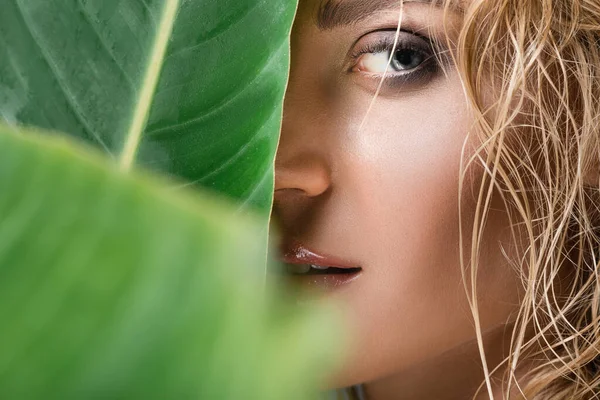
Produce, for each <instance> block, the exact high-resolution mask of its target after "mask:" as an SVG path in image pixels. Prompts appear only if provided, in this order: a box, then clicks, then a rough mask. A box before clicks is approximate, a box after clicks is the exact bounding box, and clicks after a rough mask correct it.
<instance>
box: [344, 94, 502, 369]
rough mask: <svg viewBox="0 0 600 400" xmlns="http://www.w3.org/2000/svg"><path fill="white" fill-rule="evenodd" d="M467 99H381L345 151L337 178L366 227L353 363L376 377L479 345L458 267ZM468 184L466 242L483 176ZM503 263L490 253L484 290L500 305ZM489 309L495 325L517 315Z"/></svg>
mask: <svg viewBox="0 0 600 400" xmlns="http://www.w3.org/2000/svg"><path fill="white" fill-rule="evenodd" d="M461 96H462V95H461V91H460V87H459V86H458V85H457V86H456V87H446V88H445V89H441V90H437V91H433V90H432V91H429V92H426V93H424V94H420V95H419V96H418V97H413V98H411V99H406V100H395V101H392V100H386V99H381V100H379V101H378V102H377V103H376V106H375V108H374V109H373V110H372V112H371V114H370V115H369V118H368V121H367V122H366V123H365V124H364V129H363V131H362V132H361V133H360V134H348V136H346V137H345V138H344V145H343V146H340V147H342V148H344V149H345V150H344V151H343V153H342V156H341V158H340V159H339V160H340V163H341V165H342V166H341V167H340V168H338V170H339V174H340V176H339V179H340V180H341V181H343V182H345V188H346V193H347V197H348V199H350V200H348V201H349V202H351V206H350V208H351V209H353V210H354V212H353V213H352V214H353V215H354V216H355V218H356V219H357V222H356V225H357V226H359V227H360V228H359V230H358V233H359V235H360V240H357V241H356V242H357V243H360V244H359V246H360V252H361V255H362V256H364V260H365V265H366V266H367V268H366V271H367V272H366V274H365V279H364V282H362V283H361V286H360V289H359V290H360V291H362V293H361V294H358V295H357V296H353V298H359V299H360V302H357V304H352V308H353V310H354V311H353V312H354V313H355V317H356V324H357V327H358V332H360V333H359V337H360V339H359V340H360V341H361V342H362V344H361V345H359V346H357V347H358V348H360V349H362V350H359V351H358V354H357V355H356V357H357V358H358V359H359V360H360V361H357V362H356V364H357V365H364V364H363V363H364V362H367V363H368V364H372V365H370V366H369V370H368V374H369V375H371V376H377V375H378V374H385V373H386V370H388V372H389V370H392V369H398V368H402V367H406V366H408V365H411V364H414V363H417V362H419V361H422V360H423V359H427V358H429V357H433V356H434V355H435V354H441V353H442V352H444V351H446V350H448V349H450V348H452V347H454V346H456V345H458V344H460V343H462V342H465V341H467V340H470V339H472V338H473V337H474V331H473V329H472V321H471V314H470V311H469V307H468V302H467V300H466V296H465V293H464V288H463V285H462V283H461V276H462V275H461V269H460V258H459V218H460V217H461V216H460V215H459V212H458V204H459V196H458V190H459V174H460V162H461V153H462V151H463V144H464V142H465V139H466V138H467V132H468V131H469V129H470V121H471V119H470V118H469V116H468V114H467V111H466V107H465V106H464V102H463V103H461V100H462V97H461ZM359 123H360V122H357V123H356V124H357V125H358V124H359ZM347 131H348V132H352V129H349V130H347ZM472 145H473V144H472V143H469V146H468V147H467V151H468V149H469V148H471V147H472ZM466 176H467V179H466V181H465V182H464V187H463V200H462V201H463V208H462V209H463V215H462V218H463V225H464V226H463V228H464V232H465V237H466V238H468V237H469V234H470V232H471V225H470V221H471V219H472V211H473V209H474V200H473V197H472V196H471V193H472V192H471V187H472V184H473V183H474V182H477V181H478V180H479V179H480V178H481V176H482V172H481V170H480V168H476V167H472V169H470V170H469V171H468V173H467V175H466ZM475 186H476V185H475ZM502 224H503V221H502V220H500V219H499V220H498V221H495V225H494V227H493V229H492V230H491V231H490V232H489V234H488V238H489V239H490V241H491V242H493V243H495V240H496V239H497V238H499V235H500V233H499V232H500V231H502V226H501V225H502ZM492 238H493V240H491V239H492ZM355 239H356V238H355ZM464 245H465V247H466V248H469V246H470V243H469V242H468V241H466V242H465V243H464ZM498 256H499V252H498V251H494V250H493V249H492V250H491V251H490V252H489V257H488V259H487V260H485V262H486V263H487V264H489V265H488V267H489V268H488V270H489V271H488V272H485V273H483V274H482V275H481V277H482V278H481V279H482V281H481V283H482V285H483V286H482V287H484V290H489V291H490V293H494V295H495V296H496V295H497V297H498V298H502V297H503V296H506V295H507V293H506V288H507V287H510V285H507V284H506V282H507V279H509V277H508V276H507V275H505V274H502V273H498V272H497V271H498V269H497V268H496V266H497V265H499V264H500V263H501V257H498ZM499 279H501V281H500V280H499ZM510 297H511V296H509V298H510ZM505 298H506V297H505ZM492 303H493V302H488V303H486V307H484V309H483V311H482V312H483V313H486V314H488V315H487V316H485V317H484V319H485V321H486V322H485V323H486V324H489V325H490V326H491V325H493V324H495V323H498V322H499V321H504V320H505V319H506V316H507V315H508V314H509V313H510V311H511V310H512V308H510V309H506V308H503V309H495V308H494V307H495V306H494V305H493V304H492ZM488 321H489V322H488ZM378 352H379V353H378ZM374 354H379V357H374V356H373V355H374ZM365 360H366V361H365ZM365 370H367V368H365ZM367 379H368V377H367Z"/></svg>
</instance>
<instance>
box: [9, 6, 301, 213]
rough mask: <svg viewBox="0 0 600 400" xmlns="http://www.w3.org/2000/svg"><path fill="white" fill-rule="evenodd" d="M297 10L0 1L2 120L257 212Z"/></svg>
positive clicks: (267, 182)
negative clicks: (48, 132)
mask: <svg viewBox="0 0 600 400" xmlns="http://www.w3.org/2000/svg"><path fill="white" fill-rule="evenodd" d="M295 3H296V1H295V0H127V1H123V0H2V2H1V7H0V9H1V11H0V118H2V119H4V120H5V121H8V123H13V124H14V123H20V124H25V125H34V126H38V127H43V128H47V129H55V130H59V131H62V132H67V133H69V134H71V135H73V136H76V137H78V138H80V139H82V140H84V141H86V142H88V143H91V144H93V145H95V146H97V147H99V148H101V149H103V150H104V151H105V152H106V153H108V154H110V155H111V156H112V157H113V158H114V159H115V160H116V161H117V162H118V163H119V164H120V165H121V166H122V168H123V169H128V168H129V167H131V166H132V165H134V164H135V165H142V166H145V167H149V168H151V169H153V170H156V171H161V172H164V173H167V174H170V175H173V176H176V177H178V178H181V180H183V182H186V183H187V184H190V185H200V186H207V187H210V188H213V189H216V190H219V191H221V192H223V193H226V194H229V195H231V196H234V197H235V198H237V199H240V200H242V201H243V202H244V204H252V205H256V206H258V207H259V208H260V209H262V210H264V211H267V210H268V209H269V207H270V204H271V197H272V193H271V192H272V185H273V171H272V162H273V155H274V150H275V147H276V142H277V136H278V131H279V127H280V120H281V100H282V96H283V91H284V86H285V82H286V77H287V70H288V53H289V51H288V32H289V29H290V25H291V21H292V17H293V12H294V9H295Z"/></svg>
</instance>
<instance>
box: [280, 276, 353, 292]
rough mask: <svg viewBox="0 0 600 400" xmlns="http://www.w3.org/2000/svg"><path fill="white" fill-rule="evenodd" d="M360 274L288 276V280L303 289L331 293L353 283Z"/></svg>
mask: <svg viewBox="0 0 600 400" xmlns="http://www.w3.org/2000/svg"><path fill="white" fill-rule="evenodd" d="M361 273H362V271H357V272H354V273H351V274H326V275H308V274H307V275H289V279H290V281H291V282H292V283H294V284H296V285H298V286H301V287H304V288H309V289H317V290H325V291H333V290H335V289H339V288H341V287H343V286H346V285H348V284H349V283H351V282H353V281H355V280H356V279H358V277H360V275H361Z"/></svg>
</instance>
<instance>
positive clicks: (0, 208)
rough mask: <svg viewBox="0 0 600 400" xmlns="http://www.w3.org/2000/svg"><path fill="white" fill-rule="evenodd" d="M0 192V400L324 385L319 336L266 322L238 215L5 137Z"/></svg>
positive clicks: (35, 141)
mask: <svg viewBox="0 0 600 400" xmlns="http://www.w3.org/2000/svg"><path fill="white" fill-rule="evenodd" d="M0 193H2V196H0V337H1V340H0V398H2V399H11V400H21V399H27V400H36V399H44V400H48V399H60V400H66V399H127V400H135V399H144V400H147V399H207V400H208V399H210V400H213V399H215V400H216V399H231V400H239V399H257V400H259V399H260V400H269V399H272V400H282V399H299V398H304V397H303V395H304V394H305V393H306V392H307V390H306V385H309V384H310V383H311V382H314V378H315V375H317V374H318V373H322V371H323V368H324V367H323V365H322V364H320V365H319V366H320V368H319V369H318V370H317V368H316V365H317V364H316V363H315V361H317V362H318V361H319V360H318V359H317V360H315V358H318V356H317V354H318V348H319V346H322V347H325V346H326V345H325V341H326V339H327V338H328V337H331V336H330V335H327V333H326V332H324V331H323V329H325V327H324V326H323V323H324V322H325V321H324V320H322V319H321V320H319V321H317V320H316V319H313V320H312V324H311V323H308V322H307V320H305V319H295V318H291V317H290V315H289V313H288V311H289V310H288V309H285V308H278V309H272V310H271V311H273V312H268V311H269V309H268V308H266V306H265V304H266V303H267V304H271V307H274V306H275V305H274V304H273V302H269V301H267V300H266V298H265V297H264V296H263V295H262V293H263V292H262V291H263V287H262V285H261V284H260V282H259V281H260V279H258V278H257V277H256V275H255V274H254V273H253V272H252V268H251V267H252V264H254V263H260V262H261V259H262V255H261V253H262V251H263V249H260V248H257V247H260V246H257V244H256V241H255V240H254V232H255V231H256V229H257V228H256V226H255V225H256V224H255V223H256V221H254V220H252V219H250V217H249V216H246V217H240V216H239V215H236V216H235V217H233V216H232V213H231V210H230V209H229V208H228V207H225V206H224V205H223V204H222V202H220V203H218V202H216V201H215V200H214V199H208V198H204V197H199V196H198V194H193V195H190V194H188V193H181V192H173V191H172V190H169V191H164V190H160V187H159V186H158V185H157V184H156V183H155V182H154V179H150V178H148V177H141V178H140V177H138V176H135V174H133V175H131V174H128V175H126V176H124V175H122V174H120V173H119V172H118V171H116V168H109V167H105V166H104V165H103V162H102V161H101V160H100V158H99V157H97V156H96V155H94V154H88V153H87V152H83V151H81V150H76V151H75V150H73V148H72V146H71V145H69V144H68V143H67V141H66V140H64V139H54V138H51V137H45V138H42V139H40V138H39V137H36V136H30V135H29V134H23V133H16V132H10V131H7V130H6V128H2V127H1V126H0ZM258 229H261V227H260V226H259V227H258ZM280 301H281V299H279V301H278V302H277V303H276V305H277V307H283V306H281V305H279V304H280ZM275 312H276V314H274V313H275ZM277 315H279V317H278V316H277ZM309 346H310V347H309ZM308 349H310V351H307V350H308ZM309 386H310V385H309Z"/></svg>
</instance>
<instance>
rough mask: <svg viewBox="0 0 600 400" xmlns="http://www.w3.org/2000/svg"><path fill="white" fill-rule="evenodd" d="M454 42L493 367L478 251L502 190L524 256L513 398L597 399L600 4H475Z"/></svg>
mask: <svg viewBox="0 0 600 400" xmlns="http://www.w3.org/2000/svg"><path fill="white" fill-rule="evenodd" d="M446 3H449V1H446ZM453 6H456V4H454V5H453ZM454 47H455V48H456V49H457V50H456V54H455V55H453V57H454V60H455V64H456V67H457V70H458V73H459V75H460V76H461V79H462V81H463V87H464V90H465V93H466V95H467V98H468V99H469V102H470V106H471V108H472V109H473V110H474V113H475V115H476V117H477V129H476V134H477V135H478V136H479V141H480V143H482V145H481V147H479V148H478V150H477V151H476V153H475V155H473V156H472V157H470V158H469V159H465V160H464V163H463V173H465V171H466V169H467V167H468V166H469V164H471V163H479V164H480V165H481V166H483V168H484V171H485V174H484V178H483V181H482V184H481V187H480V188H478V190H479V193H478V195H479V197H478V207H477V210H476V216H475V220H474V224H473V231H472V232H468V233H467V232H463V231H462V230H463V229H462V227H461V248H462V243H464V239H463V236H464V235H466V234H471V236H470V237H469V239H470V240H471V241H472V244H471V247H472V248H471V251H470V254H463V256H462V257H461V264H462V268H463V276H464V278H465V279H464V280H465V282H469V283H467V284H466V289H467V293H468V296H469V301H470V303H471V306H472V311H473V314H474V317H475V322H476V326H477V333H478V335H477V336H478V341H479V344H480V349H481V353H482V360H483V363H484V367H485V364H486V363H485V354H484V352H483V344H482V334H481V327H480V326H479V323H478V321H479V319H478V315H477V288H476V282H477V279H476V276H477V270H478V267H479V266H478V261H477V255H478V254H479V249H480V245H481V241H482V231H483V227H484V226H485V222H486V217H487V214H488V211H489V204H490V201H491V197H492V196H496V195H498V196H500V197H501V198H502V200H503V201H504V204H505V206H506V210H507V212H508V215H509V220H510V226H511V229H512V230H513V237H514V245H515V247H516V248H519V249H522V256H523V257H522V259H519V260H510V262H511V263H512V264H513V265H514V266H515V269H516V271H518V272H519V274H520V276H521V278H522V279H521V281H522V285H523V292H524V296H523V297H522V301H521V304H520V306H519V312H518V315H517V316H516V317H515V319H516V321H515V323H514V330H513V332H512V340H511V348H510V356H509V357H508V358H507V359H505V360H504V362H503V363H502V364H501V365H500V366H498V367H497V368H496V370H498V369H499V368H504V370H505V373H504V380H503V385H504V387H505V391H504V398H506V399H508V398H515V396H516V397H517V398H523V399H532V400H548V399H570V400H571V399H572V400H590V399H595V398H598V399H600V264H599V263H600V141H599V139H600V138H599V135H600V0H473V1H471V2H470V4H468V5H467V6H466V7H465V8H464V21H463V25H462V27H461V30H460V34H459V38H458V41H457V42H456V43H454ZM490 77H493V78H491V79H490ZM465 259H468V260H469V261H465ZM525 360H535V363H534V364H533V366H532V367H531V369H530V370H529V371H527V372H526V374H525V376H524V377H523V379H520V380H519V381H517V374H516V371H517V370H518V368H519V367H520V366H522V365H525V364H524V363H525ZM485 369H486V382H485V383H486V384H487V389H488V391H489V392H490V396H492V393H491V390H492V389H491V378H490V375H491V374H492V373H493V372H494V371H488V370H487V368H485ZM483 386H484V384H482V386H481V387H480V390H482V389H483ZM515 393H516V395H515ZM511 396H512V397H511Z"/></svg>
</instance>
